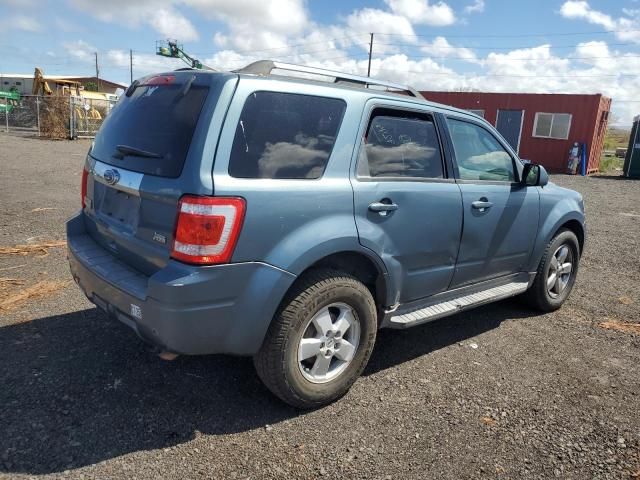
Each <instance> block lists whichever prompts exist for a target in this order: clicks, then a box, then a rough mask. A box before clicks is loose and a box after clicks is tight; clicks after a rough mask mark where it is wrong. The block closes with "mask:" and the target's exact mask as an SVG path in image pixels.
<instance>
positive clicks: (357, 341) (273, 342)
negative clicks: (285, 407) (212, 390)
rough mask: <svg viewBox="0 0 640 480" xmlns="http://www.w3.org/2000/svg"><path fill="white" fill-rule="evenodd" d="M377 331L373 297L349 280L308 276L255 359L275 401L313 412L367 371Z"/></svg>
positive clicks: (328, 274) (327, 274)
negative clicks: (365, 369)
mask: <svg viewBox="0 0 640 480" xmlns="http://www.w3.org/2000/svg"><path fill="white" fill-rule="evenodd" d="M376 331H377V318H376V305H375V302H374V300H373V297H372V295H371V292H370V291H369V289H367V287H366V286H365V285H363V284H362V283H361V282H360V281H359V280H357V279H356V278H354V277H352V276H351V275H348V274H345V273H342V272H338V271H334V270H317V271H312V272H310V273H309V274H307V275H306V276H305V277H303V278H301V279H300V280H299V282H298V284H297V285H296V286H295V287H294V290H293V291H292V292H291V293H290V294H289V295H288V296H287V298H286V299H285V301H284V302H283V305H282V306H281V308H280V310H279V312H278V313H277V314H276V316H275V318H274V319H273V322H272V324H271V326H270V327H269V331H268V332H267V335H266V337H265V340H264V343H263V345H262V347H261V349H260V351H259V352H258V353H257V355H256V356H255V357H254V365H255V367H256V371H257V372H258V376H259V377H260V379H261V380H262V381H263V383H264V384H265V385H266V386H267V387H268V388H269V390H271V391H272V392H273V393H274V394H275V395H276V396H278V397H279V398H280V399H282V400H284V401H285V402H286V403H288V404H290V405H293V406H294V407H298V408H315V407H319V406H321V405H324V404H327V403H330V402H332V401H334V400H336V399H338V398H340V397H341V396H342V395H344V394H345V393H346V392H347V391H348V390H349V388H350V387H351V385H353V383H354V382H355V381H356V379H357V378H358V377H359V376H360V374H361V373H362V370H363V369H364V367H365V366H366V364H367V362H368V360H369V357H370V355H371V351H372V350H373V345H374V343H375V338H376Z"/></svg>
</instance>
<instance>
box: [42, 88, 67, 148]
mask: <svg viewBox="0 0 640 480" xmlns="http://www.w3.org/2000/svg"><path fill="white" fill-rule="evenodd" d="M69 101H70V99H69V97H58V96H51V97H45V98H44V102H43V105H42V107H41V113H40V131H41V132H42V135H43V136H44V137H48V138H51V139H60V140H63V139H66V138H69V115H70V110H69Z"/></svg>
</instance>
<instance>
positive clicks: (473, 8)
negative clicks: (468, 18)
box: [464, 0, 484, 14]
mask: <svg viewBox="0 0 640 480" xmlns="http://www.w3.org/2000/svg"><path fill="white" fill-rule="evenodd" d="M482 12H484V0H473V3H472V4H470V5H467V6H466V7H464V13H466V14H471V13H482Z"/></svg>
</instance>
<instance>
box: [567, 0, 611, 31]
mask: <svg viewBox="0 0 640 480" xmlns="http://www.w3.org/2000/svg"><path fill="white" fill-rule="evenodd" d="M560 14H561V15H562V16H564V17H566V18H579V19H582V20H586V21H587V22H589V23H594V24H596V25H601V26H603V27H604V28H606V29H608V30H613V29H615V28H616V22H615V21H614V20H613V18H611V17H610V16H609V15H607V14H605V13H602V12H599V11H597V10H593V9H592V8H591V6H590V5H589V2H586V1H584V0H569V1H567V2H564V3H563V4H562V7H560Z"/></svg>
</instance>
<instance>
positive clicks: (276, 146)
mask: <svg viewBox="0 0 640 480" xmlns="http://www.w3.org/2000/svg"><path fill="white" fill-rule="evenodd" d="M345 109H346V103H345V102H344V101H343V100H339V99H335V98H326V97H315V96H310V95H300V94H292V93H278V92H255V93H252V94H251V95H250V96H249V97H248V98H247V100H246V102H245V104H244V107H243V109H242V114H241V115H240V120H239V121H238V124H237V125H236V133H235V137H234V140H233V148H232V150H231V158H230V159H229V175H231V176H232V177H236V178H272V179H285V178H289V179H314V178H320V177H321V176H322V174H323V173H324V170H325V168H326V166H327V162H328V161H329V157H330V156H331V151H332V150H333V145H334V144H335V141H336V136H337V135H338V131H339V129H340V124H341V123H342V117H343V115H344V111H345Z"/></svg>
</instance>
